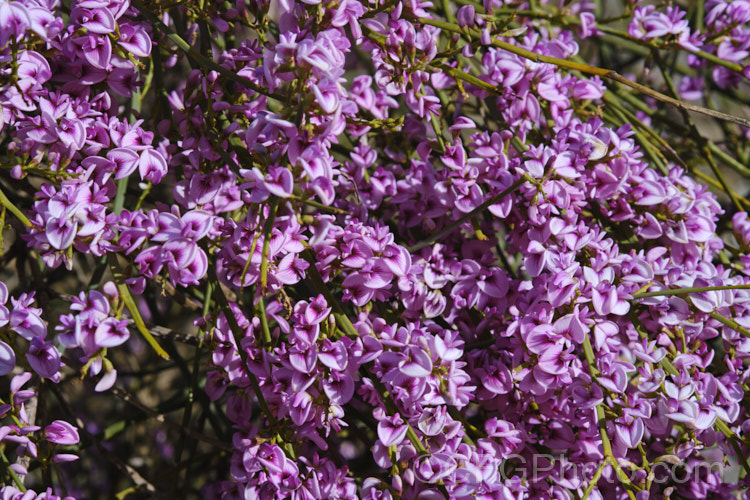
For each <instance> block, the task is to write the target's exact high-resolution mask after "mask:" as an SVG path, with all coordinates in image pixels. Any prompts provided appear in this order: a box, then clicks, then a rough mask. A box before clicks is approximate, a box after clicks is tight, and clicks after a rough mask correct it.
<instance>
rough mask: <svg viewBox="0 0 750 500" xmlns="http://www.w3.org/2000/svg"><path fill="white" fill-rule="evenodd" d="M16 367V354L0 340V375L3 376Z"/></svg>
mask: <svg viewBox="0 0 750 500" xmlns="http://www.w3.org/2000/svg"><path fill="white" fill-rule="evenodd" d="M15 367H16V354H15V352H14V351H13V348H12V347H11V346H9V345H8V344H6V343H5V342H2V341H0V376H5V375H7V374H9V373H10V372H12V371H13V368H15Z"/></svg>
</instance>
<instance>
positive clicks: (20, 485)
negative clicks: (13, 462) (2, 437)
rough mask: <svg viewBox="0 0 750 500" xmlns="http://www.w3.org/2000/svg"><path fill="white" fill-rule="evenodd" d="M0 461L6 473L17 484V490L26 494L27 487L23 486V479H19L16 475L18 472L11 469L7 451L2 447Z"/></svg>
mask: <svg viewBox="0 0 750 500" xmlns="http://www.w3.org/2000/svg"><path fill="white" fill-rule="evenodd" d="M0 460H2V462H3V465H4V466H5V471H6V472H7V473H8V475H9V476H10V477H11V479H13V482H14V483H15V484H16V488H17V489H18V490H19V491H20V492H22V493H26V487H25V486H24V485H23V481H21V478H20V477H18V474H16V471H14V470H13V469H12V468H11V467H10V460H8V457H6V456H5V451H4V450H3V449H2V448H1V447H0Z"/></svg>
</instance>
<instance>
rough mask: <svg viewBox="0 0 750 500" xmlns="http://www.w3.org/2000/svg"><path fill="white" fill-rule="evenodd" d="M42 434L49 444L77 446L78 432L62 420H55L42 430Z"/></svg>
mask: <svg viewBox="0 0 750 500" xmlns="http://www.w3.org/2000/svg"><path fill="white" fill-rule="evenodd" d="M44 434H45V436H47V441H49V442H50V443H55V444H61V445H70V444H78V440H79V438H78V431H77V430H76V428H75V427H73V426H72V425H70V424H69V423H68V422H65V421H64V420H55V421H54V422H52V423H51V424H49V425H48V426H47V427H45V428H44Z"/></svg>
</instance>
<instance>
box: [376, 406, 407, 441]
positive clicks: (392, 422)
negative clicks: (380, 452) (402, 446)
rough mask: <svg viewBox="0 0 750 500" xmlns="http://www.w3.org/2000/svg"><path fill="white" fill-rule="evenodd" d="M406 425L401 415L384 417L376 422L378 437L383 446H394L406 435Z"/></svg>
mask: <svg viewBox="0 0 750 500" xmlns="http://www.w3.org/2000/svg"><path fill="white" fill-rule="evenodd" d="M406 431H407V425H406V424H405V423H404V421H403V419H402V418H401V415H398V414H396V415H393V416H392V417H385V418H384V419H382V420H381V421H380V422H378V439H379V440H380V442H381V443H382V444H383V446H386V447H388V446H396V445H398V444H399V443H401V441H403V440H404V438H405V437H406Z"/></svg>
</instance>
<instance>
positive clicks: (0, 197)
mask: <svg viewBox="0 0 750 500" xmlns="http://www.w3.org/2000/svg"><path fill="white" fill-rule="evenodd" d="M0 205H2V206H3V207H5V208H6V209H7V210H9V211H10V213H12V214H13V215H15V216H16V218H17V219H18V220H20V221H21V223H22V224H23V225H24V226H26V227H31V222H30V221H29V219H28V218H27V217H26V216H25V215H24V214H23V212H21V210H19V208H18V207H17V206H15V205H14V204H13V202H11V201H10V200H9V199H8V197H7V196H5V193H3V191H2V189H0Z"/></svg>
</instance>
